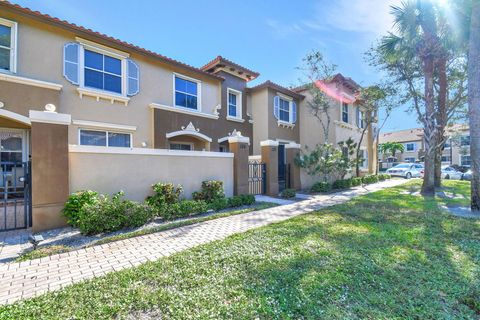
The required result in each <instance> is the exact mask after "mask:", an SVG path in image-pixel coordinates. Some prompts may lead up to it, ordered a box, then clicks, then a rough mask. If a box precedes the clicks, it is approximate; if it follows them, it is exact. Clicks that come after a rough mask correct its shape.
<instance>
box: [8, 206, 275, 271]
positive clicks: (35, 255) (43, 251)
mask: <svg viewBox="0 0 480 320" xmlns="http://www.w3.org/2000/svg"><path fill="white" fill-rule="evenodd" d="M276 206H278V204H276V203H271V202H257V203H255V204H254V205H253V206H251V207H248V208H243V209H236V210H229V211H223V212H218V213H213V214H209V215H206V216H201V217H194V216H193V217H191V218H187V219H182V220H178V221H172V222H168V223H165V224H162V225H160V226H158V227H153V228H148V229H141V230H137V231H131V232H125V233H121V234H117V235H114V236H110V237H105V238H102V239H100V240H98V241H95V242H94V243H92V244H90V245H87V246H84V248H85V247H92V246H98V245H101V244H105V243H109V242H113V241H118V240H125V239H129V238H133V237H138V236H143V235H146V234H151V233H155V232H160V231H166V230H170V229H175V228H179V227H183V226H188V225H191V224H195V223H200V222H204V221H208V220H213V219H218V218H224V217H229V216H233V215H237V214H242V213H247V212H252V211H258V210H263V209H268V208H271V207H276ZM78 249H79V248H75V247H70V246H64V245H46V246H41V247H38V248H37V249H36V250H29V251H26V252H24V253H22V254H21V255H20V256H19V257H18V258H16V259H15V262H22V261H27V260H32V259H39V258H43V257H48V256H51V255H54V254H59V253H64V252H69V251H74V250H78Z"/></svg>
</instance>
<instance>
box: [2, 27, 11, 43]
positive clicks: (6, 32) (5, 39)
mask: <svg viewBox="0 0 480 320" xmlns="http://www.w3.org/2000/svg"><path fill="white" fill-rule="evenodd" d="M11 32H12V29H11V28H10V27H7V26H3V25H0V46H4V47H10V41H11V40H12V37H11V35H10V34H11Z"/></svg>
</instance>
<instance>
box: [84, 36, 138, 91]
mask: <svg viewBox="0 0 480 320" xmlns="http://www.w3.org/2000/svg"><path fill="white" fill-rule="evenodd" d="M76 40H77V42H78V44H79V45H80V50H79V51H80V52H79V56H78V68H79V69H80V70H79V79H78V80H79V87H80V88H82V89H86V90H93V91H97V92H104V93H107V94H110V95H117V96H121V97H125V98H127V97H128V96H127V81H128V74H127V59H128V58H129V57H130V55H129V54H128V53H125V52H121V51H118V50H115V49H113V48H109V47H106V46H103V45H101V44H97V43H94V42H91V41H88V40H84V39H80V38H76ZM85 50H89V51H92V52H95V53H99V54H102V55H104V56H109V57H112V58H115V59H118V60H120V67H121V78H122V79H121V88H122V89H121V93H118V92H115V91H109V90H104V89H99V88H94V87H87V86H85V68H86V66H85ZM90 69H91V68H90ZM95 70H96V69H95ZM102 72H104V73H105V71H102Z"/></svg>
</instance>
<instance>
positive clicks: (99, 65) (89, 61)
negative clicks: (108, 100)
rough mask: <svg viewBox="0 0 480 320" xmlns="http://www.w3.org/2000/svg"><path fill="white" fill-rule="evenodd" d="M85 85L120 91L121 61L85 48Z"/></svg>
mask: <svg viewBox="0 0 480 320" xmlns="http://www.w3.org/2000/svg"><path fill="white" fill-rule="evenodd" d="M85 87H90V88H95V89H100V90H105V91H111V92H115V93H119V94H121V93H122V62H121V61H120V59H116V58H113V57H110V56H107V55H104V54H100V53H97V52H94V51H90V50H85Z"/></svg>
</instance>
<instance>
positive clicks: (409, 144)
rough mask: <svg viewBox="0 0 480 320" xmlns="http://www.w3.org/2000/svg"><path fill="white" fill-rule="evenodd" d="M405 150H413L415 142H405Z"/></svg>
mask: <svg viewBox="0 0 480 320" xmlns="http://www.w3.org/2000/svg"><path fill="white" fill-rule="evenodd" d="M405 150H406V151H415V143H407V144H405Z"/></svg>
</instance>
